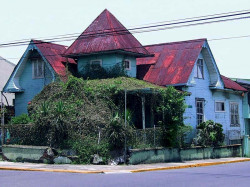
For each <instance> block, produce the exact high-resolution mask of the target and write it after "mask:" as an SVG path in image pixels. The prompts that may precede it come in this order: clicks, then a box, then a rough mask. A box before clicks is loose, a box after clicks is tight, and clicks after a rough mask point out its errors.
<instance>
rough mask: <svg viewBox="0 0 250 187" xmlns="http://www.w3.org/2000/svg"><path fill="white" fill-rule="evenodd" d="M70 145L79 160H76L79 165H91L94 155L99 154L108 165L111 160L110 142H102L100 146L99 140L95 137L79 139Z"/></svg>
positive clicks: (72, 141) (71, 141)
mask: <svg viewBox="0 0 250 187" xmlns="http://www.w3.org/2000/svg"><path fill="white" fill-rule="evenodd" d="M69 145H70V146H71V147H72V149H74V150H75V151H76V152H77V154H78V155H79V158H78V159H77V160H76V163H78V164H91V163H92V160H93V155H94V154H98V155H99V156H100V157H102V159H103V162H104V163H107V161H108V159H109V157H110V156H109V144H108V142H106V141H105V140H104V141H100V143H99V144H98V138H97V137H96V136H93V135H89V136H85V137H79V136H78V137H77V138H74V139H72V140H70V141H69Z"/></svg>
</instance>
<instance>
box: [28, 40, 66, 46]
mask: <svg viewBox="0 0 250 187" xmlns="http://www.w3.org/2000/svg"><path fill="white" fill-rule="evenodd" d="M31 41H33V42H34V41H37V42H40V43H41V44H42V43H47V44H51V45H57V46H62V47H68V46H66V45H62V44H57V43H52V42H47V41H43V40H36V39H31ZM38 44H39V43H38Z"/></svg>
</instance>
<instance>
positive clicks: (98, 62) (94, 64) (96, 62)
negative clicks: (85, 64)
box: [90, 59, 102, 70]
mask: <svg viewBox="0 0 250 187" xmlns="http://www.w3.org/2000/svg"><path fill="white" fill-rule="evenodd" d="M90 66H91V68H93V69H94V70H95V69H98V68H100V67H102V60H101V59H95V60H91V61H90Z"/></svg>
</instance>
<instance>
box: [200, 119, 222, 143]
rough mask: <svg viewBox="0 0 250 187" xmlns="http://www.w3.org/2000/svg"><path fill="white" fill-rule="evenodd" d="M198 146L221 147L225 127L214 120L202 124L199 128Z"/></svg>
mask: <svg viewBox="0 0 250 187" xmlns="http://www.w3.org/2000/svg"><path fill="white" fill-rule="evenodd" d="M196 128H197V131H198V132H197V144H198V145H201V146H219V145H222V144H223V142H224V138H225V135H224V134H223V127H222V125H221V124H219V123H215V122H214V121H212V120H209V121H206V122H203V123H200V124H199V125H198V126H197V127H196Z"/></svg>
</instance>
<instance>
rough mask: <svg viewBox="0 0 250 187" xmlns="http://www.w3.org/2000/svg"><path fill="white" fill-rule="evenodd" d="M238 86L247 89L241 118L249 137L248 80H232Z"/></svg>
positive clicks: (249, 106)
mask: <svg viewBox="0 0 250 187" xmlns="http://www.w3.org/2000/svg"><path fill="white" fill-rule="evenodd" d="M232 80H234V81H235V82H237V83H238V84H239V85H241V86H242V87H244V88H245V89H247V91H248V93H246V94H245V96H244V100H243V112H244V113H243V116H244V120H245V131H246V134H247V135H250V79H238V78H237V79H232Z"/></svg>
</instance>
